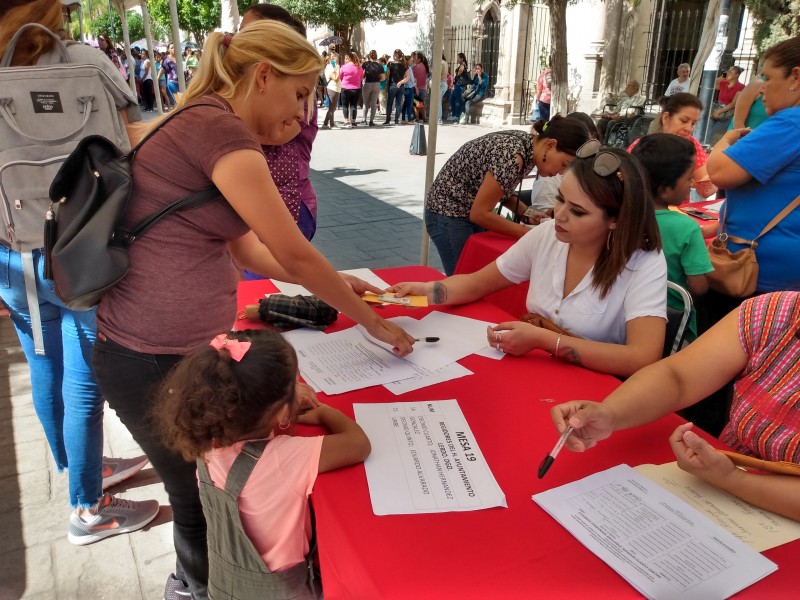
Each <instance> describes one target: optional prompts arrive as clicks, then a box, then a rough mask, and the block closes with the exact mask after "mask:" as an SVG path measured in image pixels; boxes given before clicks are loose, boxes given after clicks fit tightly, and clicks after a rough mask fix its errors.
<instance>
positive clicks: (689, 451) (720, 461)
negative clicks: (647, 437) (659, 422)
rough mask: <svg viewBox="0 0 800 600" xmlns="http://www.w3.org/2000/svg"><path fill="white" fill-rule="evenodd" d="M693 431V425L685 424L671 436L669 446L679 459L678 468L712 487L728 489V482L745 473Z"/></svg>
mask: <svg viewBox="0 0 800 600" xmlns="http://www.w3.org/2000/svg"><path fill="white" fill-rule="evenodd" d="M691 429H692V424H691V423H684V424H683V425H679V426H678V428H677V429H676V430H675V431H673V432H672V435H670V436H669V445H670V446H672V451H673V452H674V453H675V457H676V458H677V459H678V466H679V467H680V468H681V469H683V470H684V471H686V472H687V473H691V474H692V475H694V476H695V477H699V478H700V479H702V480H704V481H707V482H708V483H710V484H712V485H715V486H717V487H719V488H722V489H727V485H728V480H729V479H730V478H732V477H738V476H740V475H741V474H743V473H744V471H742V470H740V469H738V468H736V465H734V464H733V462H732V461H731V459H730V458H728V457H727V456H725V455H724V454H722V453H720V452H717V451H716V450H715V449H714V448H713V447H712V446H711V444H709V443H708V442H707V441H705V440H704V439H702V438H701V437H700V436H698V435H697V434H696V433H694V432H693V431H691Z"/></svg>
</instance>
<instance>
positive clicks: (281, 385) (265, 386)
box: [151, 330, 297, 460]
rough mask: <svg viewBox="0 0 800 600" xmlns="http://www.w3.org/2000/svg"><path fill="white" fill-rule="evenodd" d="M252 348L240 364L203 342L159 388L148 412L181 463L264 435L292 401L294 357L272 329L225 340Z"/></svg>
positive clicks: (225, 353)
mask: <svg viewBox="0 0 800 600" xmlns="http://www.w3.org/2000/svg"><path fill="white" fill-rule="evenodd" d="M228 337H229V338H235V339H238V340H240V341H247V342H250V343H251V344H252V345H251V347H250V349H249V350H248V351H247V353H246V354H245V355H244V357H243V358H242V360H241V361H239V362H237V361H235V360H234V359H233V358H231V355H230V352H228V351H227V350H226V349H224V348H223V349H221V350H215V349H214V348H213V347H212V346H210V345H208V344H205V345H203V346H201V347H199V348H196V349H195V350H193V351H192V352H191V353H189V354H188V355H186V356H185V357H184V358H183V359H182V360H181V361H180V362H179V363H178V364H177V365H176V366H175V368H174V369H173V370H172V371H170V373H169V375H168V376H167V378H166V379H165V380H164V381H163V383H162V384H161V386H160V388H159V390H158V392H157V396H156V402H155V403H154V405H153V410H152V411H151V417H152V420H153V425H154V427H155V428H156V430H157V432H158V434H159V436H160V437H161V440H162V441H163V443H164V445H165V446H166V447H167V448H169V449H170V450H173V451H174V452H178V453H180V454H181V455H182V456H183V457H184V458H185V459H186V460H196V459H197V458H199V457H200V456H202V455H203V454H204V453H206V452H208V451H209V450H211V449H212V447H224V446H230V445H231V444H233V443H235V442H237V441H240V440H243V439H251V438H256V437H266V436H267V435H268V433H269V430H270V429H271V428H272V427H271V424H272V421H273V420H274V418H275V417H276V416H277V414H278V413H279V411H280V410H281V409H282V408H283V407H284V406H286V405H289V406H291V405H292V403H293V401H294V390H295V381H296V376H297V356H296V355H295V353H294V349H293V348H292V347H291V346H290V345H289V343H288V342H287V341H286V340H285V339H284V338H283V336H281V335H280V334H279V333H276V332H274V331H254V330H248V331H241V332H237V333H234V334H231V335H229V336H228Z"/></svg>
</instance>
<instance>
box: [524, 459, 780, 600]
mask: <svg viewBox="0 0 800 600" xmlns="http://www.w3.org/2000/svg"><path fill="white" fill-rule="evenodd" d="M533 500H534V501H535V502H536V503H537V504H539V505H540V506H541V507H542V508H543V509H544V510H545V511H547V512H548V513H549V514H550V515H551V516H552V517H553V518H555V519H556V520H557V521H558V522H559V523H561V525H563V526H564V527H565V528H566V529H567V530H568V531H569V532H570V533H571V534H572V535H574V536H575V537H576V538H577V539H578V541H580V542H581V543H582V544H583V545H584V546H586V547H587V548H588V549H589V550H591V551H592V552H594V553H595V554H596V555H597V556H598V557H599V558H600V559H602V560H603V561H604V562H605V563H607V564H608V565H609V566H610V567H612V568H613V569H614V570H615V571H617V573H619V574H620V575H621V576H622V577H624V578H625V579H626V580H627V581H628V583H630V584H631V585H632V586H633V587H635V588H636V589H637V590H638V591H639V592H641V593H642V594H644V595H645V596H647V597H648V598H655V599H658V600H661V599H664V600H672V599H678V598H680V599H696V600H701V599H702V600H708V599H713V598H727V597H729V596H731V595H733V594H735V593H736V592H738V591H740V590H742V589H744V588H746V587H747V586H749V585H751V584H753V583H755V582H756V581H758V580H759V579H762V578H763V577H765V576H767V575H769V574H770V573H772V572H773V571H775V570H776V569H777V568H778V566H777V565H776V564H775V563H773V562H771V561H770V560H767V559H766V558H764V557H763V556H762V555H761V554H759V553H757V552H755V551H753V550H752V549H750V548H749V547H747V546H746V545H745V544H744V543H742V542H741V541H740V540H738V539H736V538H735V537H734V536H733V535H731V534H730V533H728V532H727V531H725V530H724V529H722V528H721V527H720V526H719V525H717V524H716V523H713V522H712V521H711V520H709V519H708V517H706V516H705V515H703V514H701V513H700V512H698V511H697V510H695V509H694V508H692V507H691V506H689V505H688V504H686V503H685V502H683V501H682V500H680V499H679V498H677V497H676V496H674V495H672V494H670V493H669V492H667V491H666V490H665V489H663V488H662V487H661V486H659V485H658V484H656V483H655V482H653V481H651V480H650V479H648V478H647V477H645V476H644V475H641V474H640V473H638V472H636V471H634V470H633V469H631V468H630V467H629V466H628V465H619V466H616V467H614V468H612V469H608V470H607V471H603V472H601V473H596V474H594V475H591V476H589V477H586V478H585V479H581V480H579V481H575V482H573V483H570V484H567V485H563V486H561V487H558V488H554V489H552V490H548V491H546V492H542V493H540V494H536V495H535V496H533Z"/></svg>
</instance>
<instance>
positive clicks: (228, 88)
mask: <svg viewBox="0 0 800 600" xmlns="http://www.w3.org/2000/svg"><path fill="white" fill-rule="evenodd" d="M228 35H230V34H223V33H211V34H209V35H208V37H207V38H206V43H205V44H204V45H203V58H202V59H201V61H200V64H199V65H198V69H197V72H196V73H195V75H194V77H193V78H192V81H191V83H189V87H188V88H187V89H186V94H185V95H184V97H183V98H182V99H181V104H184V103H186V102H188V101H190V100H193V99H195V98H198V97H200V96H204V95H206V94H212V93H216V94H219V95H220V96H222V97H223V98H225V99H228V100H229V99H231V98H233V97H234V96H235V95H236V94H237V92H238V91H239V87H240V85H241V83H242V81H244V80H245V78H246V77H245V76H246V75H247V74H248V73H249V72H250V70H251V69H252V67H254V66H255V65H256V64H258V63H260V62H261V61H266V62H268V63H270V65H272V70H273V72H274V73H277V74H278V75H279V76H292V75H295V76H296V75H307V74H309V73H319V72H321V71H322V68H323V66H324V63H323V61H322V57H321V56H320V55H319V54H318V53H317V50H316V49H315V48H314V46H312V45H311V44H310V43H309V41H308V40H306V39H305V38H304V37H303V36H301V35H300V34H299V33H297V32H296V31H294V30H293V29H292V28H291V27H289V26H287V25H284V24H283V23H279V22H277V21H267V20H260V21H255V22H253V23H251V24H250V25H248V26H247V27H246V28H245V29H244V30H243V31H240V32H239V33H237V34H235V35H230V38H229V42H228V45H227V47H226V45H225V39H226V36H228ZM249 92H250V90H247V93H249Z"/></svg>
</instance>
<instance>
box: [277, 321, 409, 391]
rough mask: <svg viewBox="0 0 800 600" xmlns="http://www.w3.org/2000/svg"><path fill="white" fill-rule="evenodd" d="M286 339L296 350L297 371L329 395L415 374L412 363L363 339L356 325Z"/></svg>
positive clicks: (389, 381)
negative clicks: (340, 329) (341, 329)
mask: <svg viewBox="0 0 800 600" xmlns="http://www.w3.org/2000/svg"><path fill="white" fill-rule="evenodd" d="M320 333H321V332H320ZM289 339H290V340H291V343H292V345H293V346H294V349H295V352H297V360H298V363H299V367H300V374H301V375H302V376H303V378H304V379H306V380H307V381H308V380H311V381H312V382H313V383H312V384H311V385H315V384H316V386H317V387H319V388H320V389H321V390H322V391H323V392H325V393H326V394H329V395H330V394H342V393H344V392H350V391H352V390H358V389H361V388H365V387H370V386H372V385H382V384H384V383H391V382H393V381H399V380H402V379H407V378H409V377H414V376H415V375H417V371H416V369H415V368H414V365H412V364H411V363H409V362H407V361H405V360H403V359H402V358H400V357H398V356H395V355H393V354H390V353H388V352H386V351H385V350H383V349H382V348H378V347H376V346H375V345H374V344H372V343H370V342H368V341H366V340H365V339H364V336H363V335H361V333H360V332H359V331H358V330H357V329H356V328H355V327H351V328H350V329H345V330H344V331H338V332H336V333H330V334H324V333H322V335H321V337H320V336H312V335H302V336H297V337H290V338H289Z"/></svg>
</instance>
